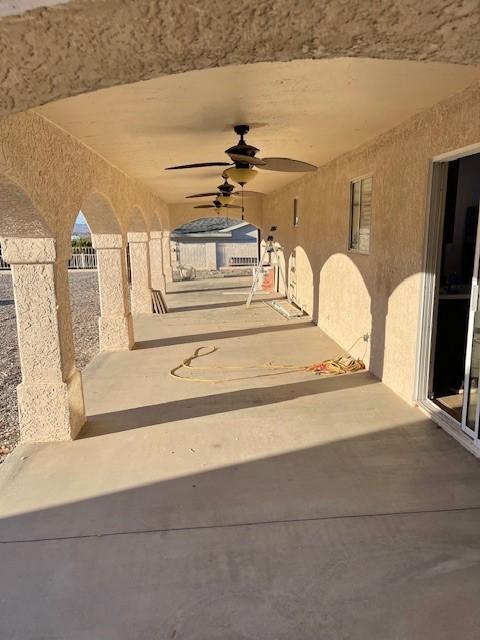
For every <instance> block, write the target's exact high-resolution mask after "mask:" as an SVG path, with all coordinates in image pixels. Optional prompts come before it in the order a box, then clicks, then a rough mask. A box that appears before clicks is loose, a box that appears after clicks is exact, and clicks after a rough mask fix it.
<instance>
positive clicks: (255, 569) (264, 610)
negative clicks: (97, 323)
mask: <svg viewBox="0 0 480 640" xmlns="http://www.w3.org/2000/svg"><path fill="white" fill-rule="evenodd" d="M360 380H361V376H351V377H350V378H349V382H350V383H351V382H354V381H355V382H356V383H358V382H359V381H360ZM323 382H327V384H338V383H339V380H338V379H330V380H324V381H323ZM362 382H363V383H364V382H365V381H364V380H363V381H362ZM312 384H313V383H312ZM322 384H323V383H322ZM298 386H299V388H300V387H301V386H302V385H298ZM318 386H320V385H318ZM259 391H262V392H263V391H264V390H259ZM267 391H268V390H267ZM226 395H231V394H226ZM234 397H237V396H234ZM257 399H260V398H257ZM216 400H217V402H218V397H216ZM237 400H238V397H237ZM196 401H197V399H192V403H195V402H196ZM392 401H393V403H395V402H397V400H396V399H395V398H393V399H392ZM242 402H243V403H244V404H245V405H248V406H250V405H251V403H249V402H248V401H247V399H246V398H241V400H240V404H241V403H242ZM398 402H400V401H398ZM167 404H168V403H167ZM159 406H162V405H159ZM165 406H167V405H163V407H165ZM170 408H171V409H173V403H172V405H171V407H170ZM178 408H179V407H178V406H177V409H178ZM210 409H212V407H210ZM158 411H160V410H158ZM187 413H190V414H191V415H195V407H194V406H192V407H190V408H188V409H187ZM132 415H133V414H132ZM403 415H404V418H405V414H403ZM409 415H410V414H409ZM411 415H412V416H413V412H412V414H411ZM139 417H140V416H139V415H137V418H139ZM157 417H158V416H156V418H157ZM140 418H141V417H140ZM376 419H377V421H378V419H379V416H378V415H377V416H376ZM389 421H390V422H391V417H390V420H389V418H388V416H387V417H386V418H385V419H384V422H383V426H381V427H379V428H378V430H377V431H372V432H370V433H368V434H366V435H359V436H354V437H349V438H346V437H345V436H342V434H341V432H340V433H339V432H338V431H337V432H331V425H330V424H329V422H328V421H322V416H321V414H319V420H318V429H319V433H322V434H323V437H325V438H326V441H325V442H324V443H323V444H319V445H312V446H309V447H304V448H298V449H295V448H293V447H294V446H295V445H294V441H295V439H294V438H293V439H290V448H289V449H286V450H283V451H281V452H278V451H277V452H276V453H270V454H269V453H267V452H266V451H265V449H264V450H263V453H262V454H261V457H259V458H257V459H249V460H245V459H243V460H242V456H245V455H247V452H249V453H248V455H252V451H251V450H250V448H249V447H248V446H247V449H246V450H245V449H244V450H241V451H239V452H238V455H237V458H238V462H235V461H232V449H231V444H232V443H231V441H229V439H228V438H226V439H225V438H224V439H223V440H222V439H218V438H219V436H218V432H217V436H214V438H217V439H212V436H210V437H209V431H208V430H205V432H204V438H203V439H202V446H201V448H200V450H196V451H193V452H192V450H190V453H189V449H188V447H189V446H191V445H190V444H189V442H188V441H185V439H184V440H182V438H181V437H180V438H178V439H177V444H180V443H181V444H182V446H183V450H178V449H177V450H175V451H173V450H170V449H171V446H172V445H171V441H164V440H163V439H162V438H161V437H157V438H153V439H152V440H150V441H145V440H144V439H143V438H145V436H139V437H138V438H137V439H135V440H132V441H130V442H129V443H126V442H123V443H122V441H120V445H119V443H118V441H117V443H116V444H115V440H112V441H111V442H107V443H105V446H104V448H103V449H101V450H98V449H94V448H93V447H91V446H90V445H91V444H92V443H90V442H88V441H87V442H85V441H83V442H82V441H81V442H77V443H73V444H70V443H68V446H67V445H66V446H65V447H63V448H62V449H60V450H59V452H58V455H63V456H65V455H66V456H71V459H72V460H74V461H75V464H76V465H77V466H75V467H72V469H71V475H70V476H69V477H65V476H59V477H58V478H55V477H54V476H55V474H56V473H58V471H57V470H56V466H55V460H54V458H52V456H51V454H50V461H49V465H50V466H49V467H48V472H47V473H45V474H44V468H43V467H42V463H44V461H45V453H46V449H45V448H43V449H40V450H39V453H38V455H39V459H35V453H33V454H32V456H31V458H30V459H27V460H26V462H25V463H20V461H19V462H18V464H25V469H24V470H23V472H24V473H23V474H22V473H17V474H16V476H15V477H14V479H13V482H15V483H17V491H18V490H19V489H20V488H21V486H22V485H21V481H22V475H23V476H24V475H25V473H28V472H30V478H32V471H33V469H32V465H35V464H36V465H37V479H36V482H37V486H36V488H35V491H34V495H37V496H38V498H37V499H38V500H39V501H40V502H43V503H44V504H45V502H46V503H47V504H49V500H51V501H52V503H53V504H52V506H46V507H44V508H40V509H37V510H31V511H28V512H24V513H20V514H18V515H12V516H9V517H4V518H2V519H0V532H1V533H0V536H1V538H0V540H1V541H3V542H4V544H0V564H1V567H2V582H3V584H4V589H3V590H2V593H1V597H0V616H1V619H2V634H3V635H4V636H5V638H9V639H10V640H37V639H40V638H52V639H53V638H55V639H58V640H60V639H62V640H80V639H81V640H83V639H85V640H87V639H90V638H111V639H113V638H115V640H131V638H145V639H147V638H148V639H150V638H159V639H160V638H162V639H163V638H165V640H170V639H172V638H175V637H178V638H187V639H188V640H197V639H200V638H202V639H203V638H218V639H219V640H220V638H226V637H228V638H232V639H235V640H237V639H238V640H240V639H241V638H246V637H249V638H260V637H261V638H262V640H279V639H282V640H289V639H291V638H293V637H296V636H297V635H298V632H301V633H300V635H301V637H302V639H305V640H317V639H318V638H319V637H320V636H319V635H318V630H319V629H322V630H324V631H326V633H325V634H323V635H322V636H321V637H325V638H329V639H331V640H342V639H345V638H351V639H352V640H365V639H367V638H368V639H370V640H380V639H381V640H396V639H398V638H408V640H425V639H426V638H438V639H439V640H448V639H450V638H455V637H456V634H455V631H456V629H457V627H458V620H457V615H458V609H457V607H458V603H459V602H461V603H463V605H464V606H463V608H462V611H461V624H462V627H461V629H462V634H461V636H462V637H463V638H478V637H479V632H480V618H479V616H478V615H477V610H478V607H477V600H478V589H477V587H478V584H479V578H480V565H479V552H478V549H477V547H478V545H477V537H478V536H477V532H478V530H479V529H480V511H479V506H478V505H479V497H478V496H479V495H480V472H479V468H478V465H477V463H476V461H475V460H474V458H473V456H470V455H469V454H468V453H467V452H466V451H464V450H462V449H461V447H459V446H458V445H457V444H456V443H455V442H454V441H453V440H452V439H450V438H449V437H448V436H447V435H446V434H444V433H443V432H441V431H438V430H437V429H435V428H434V427H433V425H432V423H431V422H429V421H428V420H426V419H422V418H421V417H419V419H418V420H417V421H415V419H414V418H412V419H411V421H407V422H405V423H402V424H397V425H396V426H394V427H389V426H388V423H389ZM135 422H137V420H135ZM140 422H143V423H149V422H150V421H149V420H145V419H143V418H141V419H140ZM377 424H378V422H377ZM226 426H227V427H228V424H227V425H226ZM199 428H200V427H199ZM265 428H268V429H271V428H272V425H268V427H267V426H266V425H263V424H262V423H261V422H260V423H259V425H258V430H259V432H261V431H262V429H265ZM276 428H277V429H278V430H284V429H289V426H288V425H281V424H279V425H276ZM329 434H331V435H330V437H331V440H330V441H328V440H327V439H328V437H329ZM276 444H277V443H276V442H275V440H273V441H272V446H271V449H272V450H274V451H275V448H276ZM54 446H55V445H49V447H50V448H51V449H53V447H54ZM56 446H58V447H60V445H56ZM242 446H243V447H245V442H244V443H243V445H242ZM263 446H264V447H265V441H264V440H263ZM224 447H225V450H224ZM74 448H76V450H78V449H79V450H80V453H79V455H77V456H75V455H72V452H73V451H74ZM47 457H48V456H47ZM92 457H93V459H92ZM112 458H114V459H112ZM226 459H227V460H228V461H229V462H228V463H226V462H225V460H226ZM185 460H187V462H185ZM419 460H421V463H420V464H419ZM203 461H205V462H206V463H207V467H208V468H207V469H203V468H202V462H203ZM165 468H166V469H167V471H165ZM29 469H30V471H29ZM143 469H148V470H149V475H148V474H146V475H144V474H143ZM42 474H44V475H42ZM52 475H53V479H51V480H50V481H51V483H52V484H51V485H50V486H55V485H54V483H55V482H58V483H59V484H60V483H73V484H74V491H73V495H79V496H87V497H82V498H79V499H76V500H71V501H65V495H64V494H63V493H62V491H60V492H59V494H58V496H57V494H56V493H55V490H53V491H52V493H51V494H50V495H48V496H47V497H45V496H44V495H43V494H42V493H41V492H40V491H39V487H38V484H39V483H42V482H45V481H46V479H48V477H49V476H52ZM146 478H151V481H148V480H146ZM158 478H162V479H161V480H158ZM110 479H112V481H110ZM31 481H32V480H30V482H31ZM129 483H130V485H131V486H129ZM118 485H120V486H122V489H118V490H112V489H110V490H109V487H114V486H118ZM35 492H36V493H35ZM66 495H67V496H68V491H67V492H66ZM40 496H41V497H40ZM58 497H60V498H61V500H62V503H61V504H55V500H56V499H58ZM50 504H51V503H50ZM212 620H213V621H214V623H215V628H216V629H221V631H220V634H218V633H217V634H215V633H213V634H212V632H211V628H212ZM250 620H251V621H252V622H251V625H250V622H249V621H250ZM246 625H250V626H249V627H248V629H249V633H248V636H246V635H245V634H244V631H245V628H246ZM433 626H435V627H436V628H435V629H433ZM259 628H260V629H261V632H262V633H261V635H258V634H257V633H256V632H255V629H257V630H258V629H259ZM159 629H161V630H168V634H166V633H163V631H162V632H161V633H160V634H158V630H159ZM152 630H153V631H154V632H155V633H153V632H152ZM223 630H224V631H225V633H224V632H223ZM426 630H427V631H426ZM428 630H430V631H431V632H432V633H430V631H428ZM442 630H443V631H445V633H437V631H438V632H440V631H442ZM434 631H435V632H434ZM2 637H3V636H2Z"/></svg>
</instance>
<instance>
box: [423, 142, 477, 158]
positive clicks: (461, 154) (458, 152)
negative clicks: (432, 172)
mask: <svg viewBox="0 0 480 640" xmlns="http://www.w3.org/2000/svg"><path fill="white" fill-rule="evenodd" d="M476 153H480V142H477V143H475V144H469V145H467V146H466V147H461V148H460V149H455V150H454V151H446V152H445V153H440V154H439V155H438V156H434V157H433V158H432V162H451V161H452V160H458V159H459V158H466V157H467V156H474V155H475V154H476Z"/></svg>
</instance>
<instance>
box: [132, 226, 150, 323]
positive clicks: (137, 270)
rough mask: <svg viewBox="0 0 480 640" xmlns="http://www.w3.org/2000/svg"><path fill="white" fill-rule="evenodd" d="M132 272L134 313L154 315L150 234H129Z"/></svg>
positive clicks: (142, 232) (143, 232)
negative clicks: (149, 252) (149, 250)
mask: <svg viewBox="0 0 480 640" xmlns="http://www.w3.org/2000/svg"><path fill="white" fill-rule="evenodd" d="M127 237H128V246H129V252H130V271H131V274H132V291H131V300H132V313H133V315H137V314H140V313H152V293H151V285H150V259H149V255H148V233H146V232H145V231H141V232H138V231H137V232H129V233H128V234H127Z"/></svg>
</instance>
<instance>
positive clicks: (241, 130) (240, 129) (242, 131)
mask: <svg viewBox="0 0 480 640" xmlns="http://www.w3.org/2000/svg"><path fill="white" fill-rule="evenodd" d="M233 130H234V131H235V133H236V134H237V136H240V138H241V140H242V142H243V136H246V135H247V133H248V132H249V131H250V127H249V125H248V124H236V125H235V126H234V127H233Z"/></svg>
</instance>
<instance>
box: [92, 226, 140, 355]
mask: <svg viewBox="0 0 480 640" xmlns="http://www.w3.org/2000/svg"><path fill="white" fill-rule="evenodd" d="M92 244H93V246H94V247H95V249H96V251H97V268H98V285H99V291H100V314H101V315H100V318H99V319H98V327H99V334H100V350H101V351H116V350H119V349H131V348H132V347H133V342H134V340H133V324H132V315H131V313H130V302H129V297H128V277H127V265H126V260H125V250H124V242H123V237H122V234H120V233H114V234H105V233H102V234H93V235H92Z"/></svg>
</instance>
